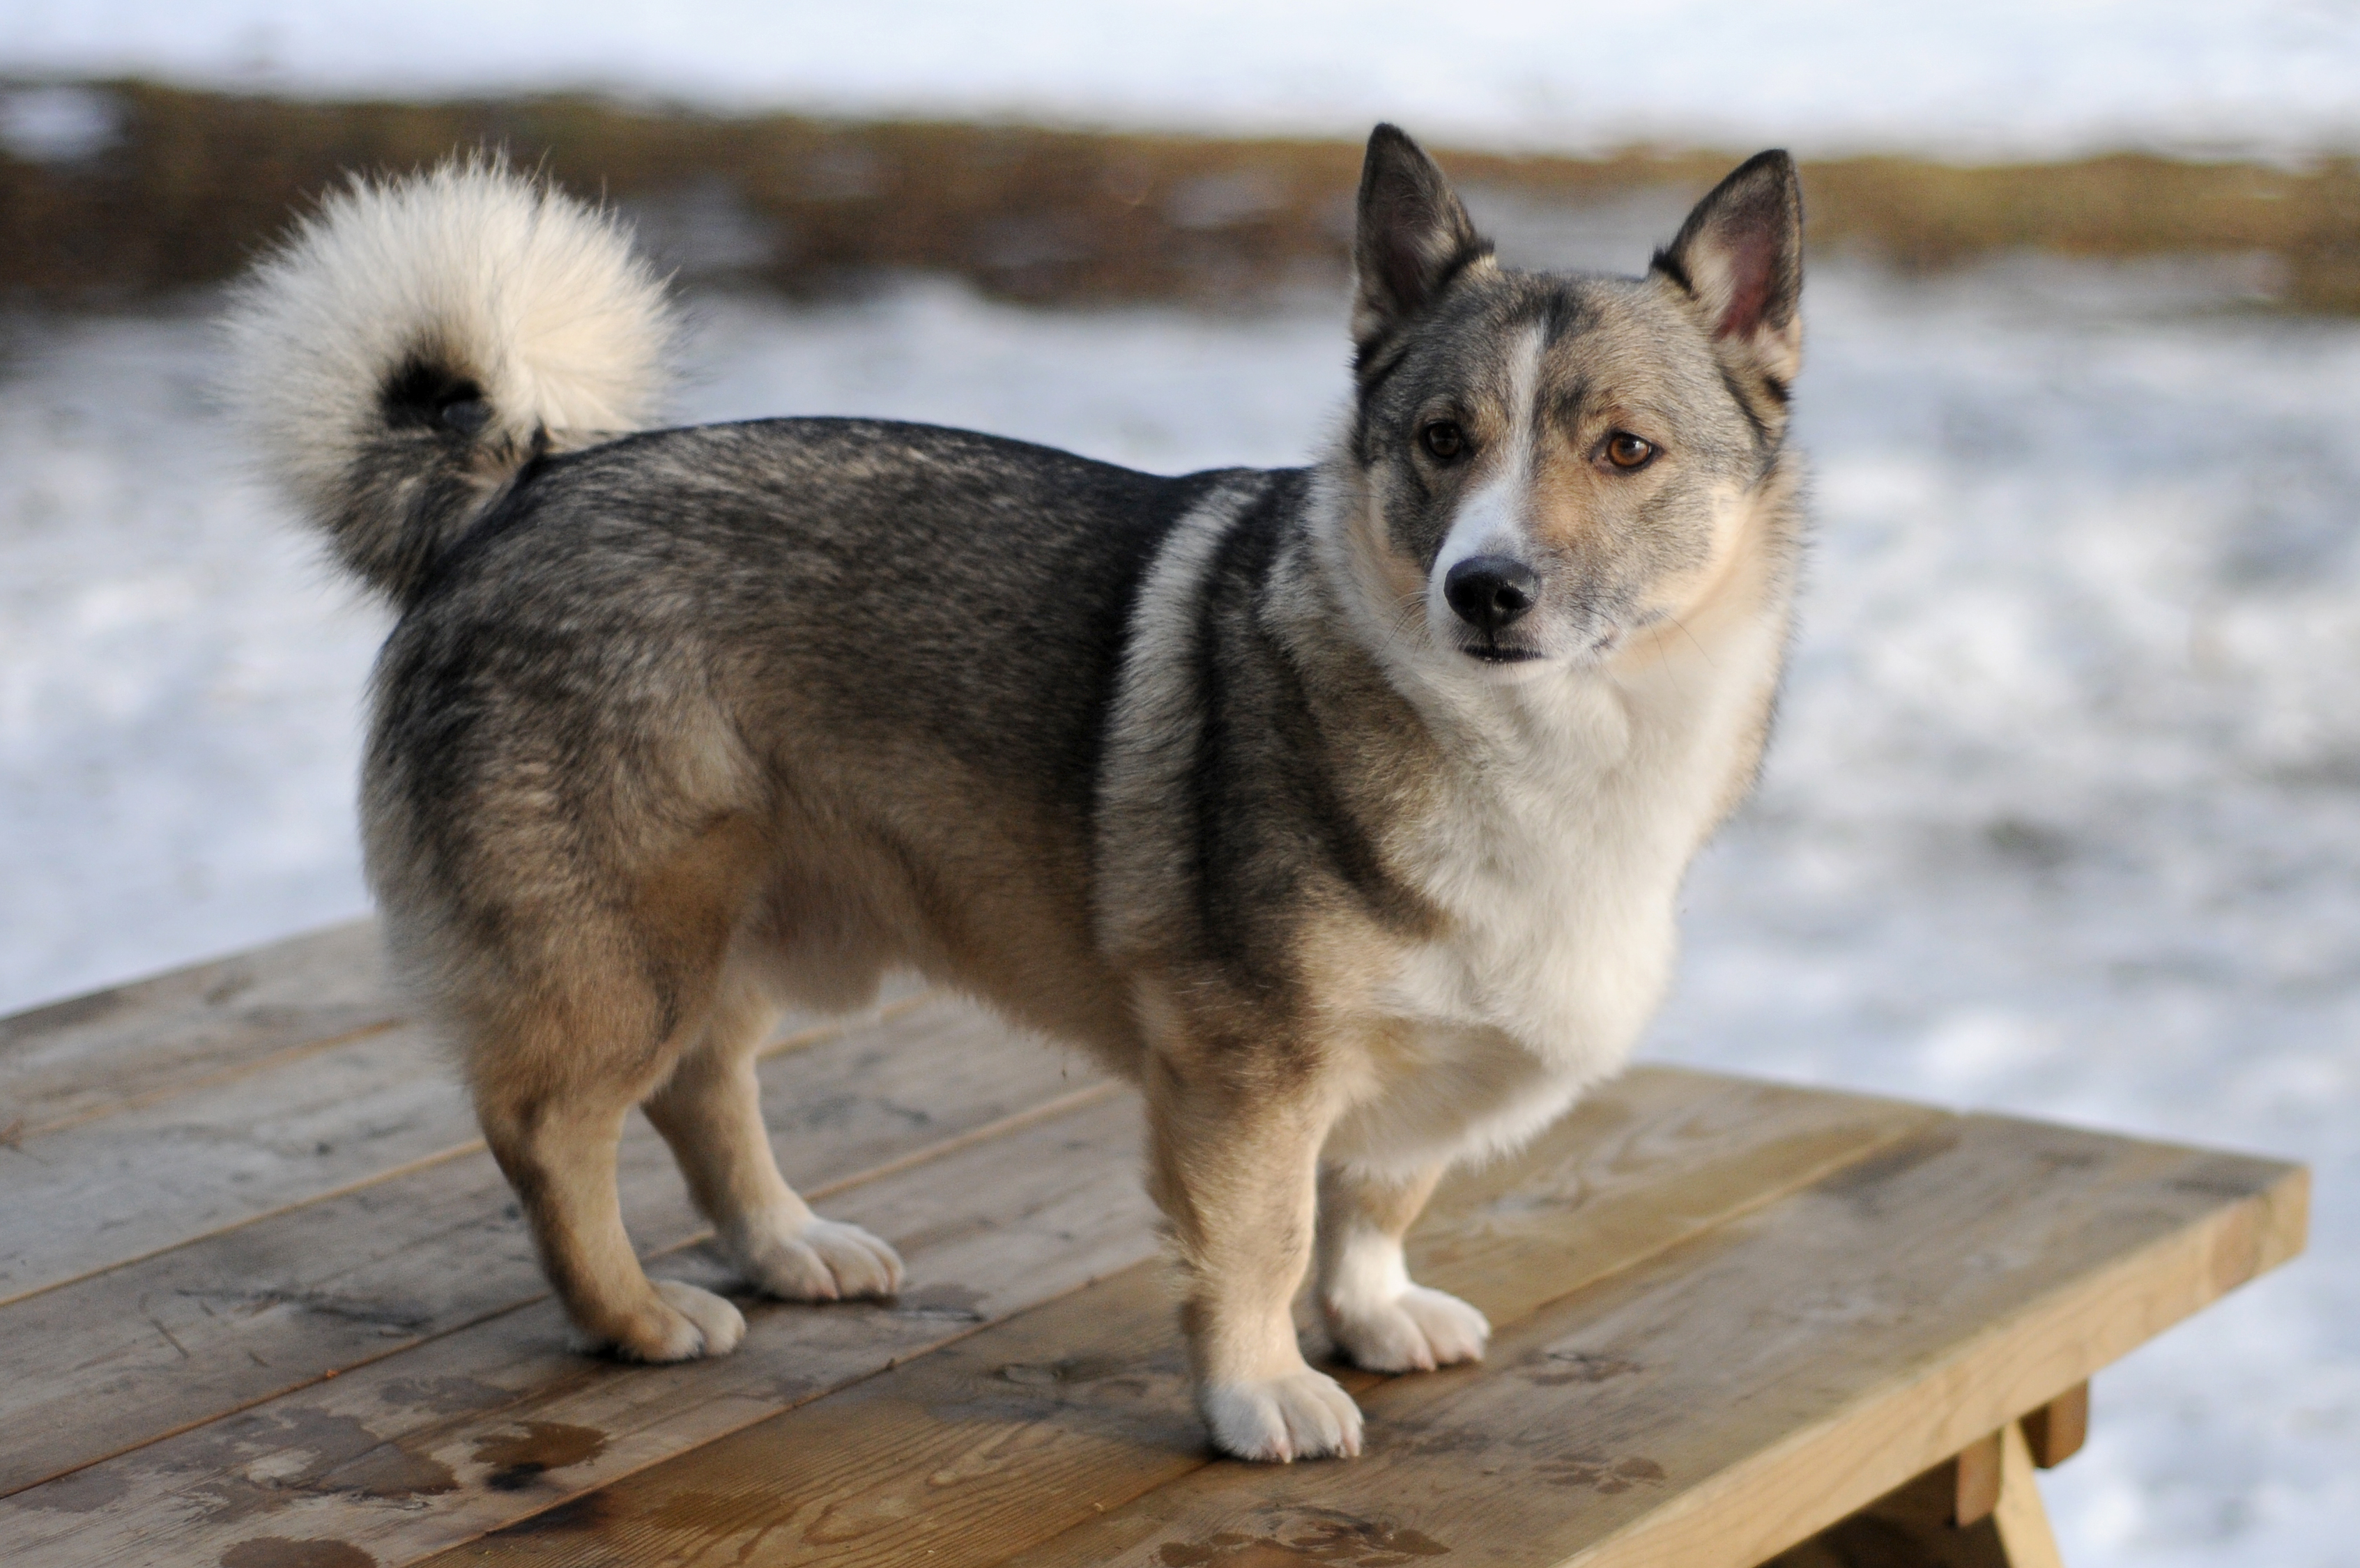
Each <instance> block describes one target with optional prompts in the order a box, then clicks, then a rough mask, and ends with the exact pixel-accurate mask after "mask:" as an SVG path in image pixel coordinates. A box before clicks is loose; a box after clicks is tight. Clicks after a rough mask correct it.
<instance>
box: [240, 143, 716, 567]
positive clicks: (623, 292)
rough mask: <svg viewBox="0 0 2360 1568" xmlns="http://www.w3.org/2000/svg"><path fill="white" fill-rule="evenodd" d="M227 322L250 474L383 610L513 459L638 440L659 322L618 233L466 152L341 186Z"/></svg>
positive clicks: (650, 284)
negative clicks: (434, 165)
mask: <svg viewBox="0 0 2360 1568" xmlns="http://www.w3.org/2000/svg"><path fill="white" fill-rule="evenodd" d="M226 327H227V331H228V334H229V340H230V348H231V368H230V373H229V376H228V386H227V391H228V394H229V400H230V403H231V406H232V408H233V409H234V410H235V414H236V416H237V418H238V420H239V422H240V423H241V424H242V425H243V426H244V428H245V430H246V434H247V436H248V438H249V439H250V440H251V441H252V442H253V443H254V445H255V446H256V447H257V449H258V450H259V452H260V453H261V456H262V458H263V460H264V463H266V465H267V466H268V470H269V473H270V475H271V477H272V478H274V479H275V480H277V481H278V483H279V485H281V486H282V487H283V488H284V489H285V490H286V491H287V492H288V493H289V494H290V495H291V496H292V497H293V499H294V500H295V501H296V503H297V504H298V505H299V506H300V507H301V508H302V510H303V513H304V515H305V516H306V517H308V518H309V519H310V520H311V523H312V524H313V526H315V527H317V528H320V529H321V530H322V531H323V532H324V533H325V534H326V535H327V536H328V539H329V540H330V542H331V544H332V545H333V549H334V550H335V553H336V555H337V558H338V559H339V560H340V561H342V562H343V564H344V565H345V566H346V567H348V568H350V569H351V570H352V571H353V572H356V573H358V574H359V575H360V576H361V577H362V578H363V579H364V580H366V582H367V583H369V585H370V586H371V587H373V588H376V589H377V591H378V592H380V593H384V594H385V595H387V596H388V598H390V599H392V600H393V601H394V602H395V603H397V604H401V603H406V602H408V601H409V600H410V597H411V596H412V595H413V594H414V593H416V592H417V590H418V588H419V587H420V585H421V583H423V582H424V580H425V578H426V574H427V572H428V571H429V570H430V569H431V567H432V564H433V562H434V560H435V558H436V557H437V556H438V555H440V554H441V553H442V551H443V550H444V549H445V548H446V547H447V546H449V545H450V544H451V543H452V542H453V541H454V540H455V539H458V538H459V536H460V535H461V534H463V533H464V532H465V531H466V529H467V528H468V526H469V524H471V523H472V522H473V521H474V520H475V517H476V516H477V515H478V514H479V513H480V512H481V510H482V509H483V507H484V505H485V504H486V501H488V500H489V499H490V498H491V497H492V495H495V494H496V493H497V491H498V490H499V488H500V486H501V485H504V484H506V483H507V482H508V479H509V478H510V477H511V476H512V475H513V474H515V473H516V472H517V470H518V469H519V468H520V467H521V466H522V465H523V464H524V463H526V462H527V461H528V460H529V459H530V458H531V457H532V456H533V455H534V453H536V452H541V451H544V450H547V449H548V448H550V447H552V446H566V445H578V444H581V443H582V441H583V440H584V439H585V437H595V436H603V435H608V434H616V433H620V432H622V431H626V430H633V429H636V428H638V427H639V423H640V422H641V421H642V419H645V417H646V416H647V415H648V414H649V413H650V411H651V407H652V405H653V404H654V402H655V400H656V398H657V397H658V396H659V395H660V394H661V391H662V387H663V362H664V359H665V355H666V351H667V349H668V348H669V346H670V343H671V339H672V330H673V329H672V315H671V311H670V309H669V307H668V305H667V303H666V300H665V298H664V289H663V284H662V282H661V279H659V278H657V277H656V275H655V274H654V273H653V271H651V270H650V268H649V267H648V266H647V264H646V263H645V262H644V261H643V260H641V259H640V258H639V256H636V255H634V254H633V253H632V250H631V245H630V238H629V235H628V233H627V232H626V231H625V230H624V229H623V227H622V225H621V224H620V223H617V221H616V220H615V219H614V218H613V217H612V216H610V215H608V214H606V213H604V212H598V211H596V210H595V209H592V208H590V207H586V206H585V205H583V204H582V203H581V202H579V201H574V200H573V199H572V198H570V197H568V196H565V195H563V194H562V193H561V192H559V191H555V190H552V188H551V187H550V186H549V185H548V184H547V183H546V182H544V181H542V180H534V179H529V178H527V177H525V176H523V175H520V174H518V173H516V172H514V171H512V170H511V169H508V167H507V166H506V165H505V164H504V163H502V162H500V161H499V160H498V159H497V158H483V157H476V158H466V159H460V160H453V161H452V162H450V163H446V164H444V165H443V167H441V168H439V169H435V170H434V171H433V172H432V173H431V174H424V175H419V176H416V177H413V178H410V179H407V180H393V181H383V182H380V181H372V180H361V179H355V180H354V181H353V182H352V183H351V184H350V185H349V186H347V187H346V188H345V189H344V190H343V191H339V192H337V193H336V194H334V195H333V196H331V197H330V198H328V199H327V200H326V201H324V202H322V205H321V207H320V209H319V211H318V212H316V213H314V214H312V215H311V217H309V218H307V219H305V220H304V221H303V222H302V223H300V225H299V226H298V227H297V228H296V230H295V232H294V233H293V234H291V235H290V237H289V238H288V240H287V241H286V243H285V244H284V245H281V246H280V247H279V249H278V250H277V251H276V252H275V253H274V254H272V255H271V256H268V257H266V258H265V259H264V260H263V261H262V262H261V263H260V264H259V265H257V267H255V269H254V271H253V272H252V274H251V275H249V276H248V278H246V281H245V282H244V283H243V284H242V285H241V286H240V287H239V289H238V292H237V295H236V297H235V303H234V305H233V306H232V309H231V311H230V315H229V319H228V321H227V322H226Z"/></svg>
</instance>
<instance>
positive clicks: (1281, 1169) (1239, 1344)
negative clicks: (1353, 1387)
mask: <svg viewBox="0 0 2360 1568" xmlns="http://www.w3.org/2000/svg"><path fill="white" fill-rule="evenodd" d="M1223 1054H1225V1053H1224V1052H1222V1051H1218V1049H1216V1050H1214V1051H1205V1052H1200V1053H1196V1056H1195V1059H1194V1060H1193V1061H1185V1062H1174V1061H1171V1060H1169V1059H1166V1058H1164V1057H1162V1056H1159V1057H1158V1058H1156V1059H1154V1060H1153V1061H1151V1062H1150V1064H1149V1067H1148V1072H1147V1074H1146V1089H1147V1095H1148V1110H1149V1119H1150V1123H1151V1131H1152V1156H1151V1164H1150V1167H1149V1172H1150V1185H1151V1190H1152V1192H1153V1195H1154V1197H1155V1201H1156V1203H1158V1204H1159V1205H1160V1206H1161V1207H1162V1208H1163V1210H1164V1217H1165V1219H1166V1220H1167V1221H1168V1222H1169V1224H1170V1226H1171V1231H1172V1237H1173V1240H1174V1242H1175V1245H1176V1247H1177V1249H1178V1252H1179V1258H1180V1265H1181V1269H1182V1270H1183V1273H1184V1277H1185V1284H1184V1287H1183V1289H1184V1291H1185V1294H1184V1297H1183V1301H1182V1306H1181V1312H1180V1324H1181V1331H1182V1333H1183V1334H1185V1337H1186V1339H1187V1342H1188V1357H1189V1363H1190V1370H1191V1372H1192V1373H1193V1374H1194V1376H1195V1379H1196V1403H1197V1407H1198V1408H1199V1409H1200V1410H1202V1411H1203V1412H1204V1416H1205V1423H1206V1425H1207V1426H1208V1427H1210V1428H1211V1429H1212V1434H1213V1442H1214V1444H1215V1445H1216V1446H1217V1447H1218V1448H1220V1449H1222V1450H1223V1451H1225V1452H1227V1453H1229V1454H1236V1455H1238V1456H1239V1457H1240V1458H1242V1459H1275V1460H1293V1459H1311V1458H1317V1457H1319V1456H1321V1455H1323V1454H1358V1453H1359V1452H1360V1407H1358V1406H1357V1405H1355V1404H1353V1403H1352V1399H1351V1396H1350V1395H1349V1394H1347V1393H1345V1392H1344V1390H1343V1389H1342V1388H1340V1387H1338V1385H1337V1382H1336V1380H1335V1379H1334V1378H1332V1377H1328V1376H1327V1374H1326V1373H1324V1372H1318V1371H1315V1370H1313V1369H1312V1367H1311V1366H1310V1365H1309V1364H1308V1363H1307V1362H1306V1361H1305V1360H1304V1359H1303V1351H1302V1347H1301V1346H1300V1345H1297V1344H1296V1343H1295V1319H1294V1313H1293V1311H1292V1307H1293V1303H1294V1300H1295V1290H1296V1288H1297V1287H1298V1286H1300V1285H1301V1284H1302V1282H1303V1276H1304V1273H1305V1270H1306V1268H1307V1267H1308V1265H1309V1263H1310V1261H1311V1245H1312V1229H1313V1225H1314V1221H1315V1217H1316V1214H1317V1169H1318V1159H1319V1146H1320V1143H1321V1141H1322V1139H1323V1138H1325V1136H1326V1133H1327V1125H1326V1124H1327V1116H1326V1115H1325V1114H1324V1112H1323V1110H1322V1109H1321V1108H1320V1107H1319V1106H1318V1105H1317V1104H1316V1103H1314V1102H1313V1101H1312V1099H1311V1098H1310V1097H1309V1096H1307V1095H1306V1094H1301V1093H1287V1092H1285V1091H1284V1090H1281V1091H1280V1092H1277V1093H1270V1092H1267V1089H1266V1087H1265V1086H1262V1085H1257V1084H1249V1083H1240V1082H1237V1081H1235V1080H1234V1079H1232V1078H1230V1076H1229V1074H1228V1073H1224V1072H1223V1071H1222V1063H1221V1062H1220V1061H1219V1058H1220V1057H1221V1056H1222V1055H1223Z"/></svg>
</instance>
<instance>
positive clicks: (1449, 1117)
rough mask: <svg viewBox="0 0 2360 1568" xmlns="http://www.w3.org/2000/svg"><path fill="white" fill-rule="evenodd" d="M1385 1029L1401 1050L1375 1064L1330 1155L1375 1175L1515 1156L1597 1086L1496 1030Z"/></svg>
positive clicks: (1333, 1136) (1336, 1132)
mask: <svg viewBox="0 0 2360 1568" xmlns="http://www.w3.org/2000/svg"><path fill="white" fill-rule="evenodd" d="M1386 1032H1387V1033H1388V1034H1389V1035H1390V1036H1391V1039H1392V1042H1393V1047H1394V1048H1393V1049H1392V1050H1389V1051H1385V1052H1384V1053H1383V1054H1382V1056H1381V1057H1378V1058H1375V1059H1372V1060H1371V1062H1370V1076H1371V1083H1370V1086H1369V1091H1368V1093H1367V1094H1366V1096H1365V1097H1364V1098H1362V1099H1360V1100H1359V1101H1358V1102H1357V1103H1356V1104H1354V1105H1353V1106H1352V1107H1351V1108H1350V1109H1349V1111H1347V1112H1346V1113H1345V1114H1344V1115H1343V1116H1341V1117H1340V1118H1338V1121H1337V1123H1336V1126H1335V1127H1334V1129H1333V1130H1332V1131H1330V1132H1329V1134H1328V1136H1327V1147H1326V1149H1325V1150H1324V1158H1326V1159H1327V1160H1328V1161H1329V1162H1331V1163H1334V1164H1339V1165H1345V1166H1349V1167H1350V1168H1352V1169H1354V1170H1357V1171H1364V1172H1366V1173H1368V1174H1370V1175H1372V1176H1395V1177H1406V1176H1408V1175H1410V1174H1412V1173H1413V1172H1415V1171H1419V1170H1421V1169H1424V1168H1426V1167H1428V1166H1431V1165H1434V1164H1437V1163H1440V1164H1456V1163H1458V1162H1460V1161H1462V1160H1482V1159H1485V1158H1488V1157H1490V1156H1491V1155H1495V1154H1503V1153H1506V1152H1509V1151H1511V1150H1513V1149H1517V1148H1519V1147H1520V1146H1522V1145H1523V1144H1524V1142H1525V1141H1526V1140H1528V1139H1529V1138H1532V1137H1533V1136H1534V1135H1535V1134H1536V1133H1538V1132H1539V1131H1540V1130H1541V1129H1542V1128H1543V1127H1546V1126H1548V1124H1549V1123H1551V1122H1553V1121H1555V1120H1556V1119H1557V1117H1558V1116H1562V1115H1563V1114H1564V1113H1565V1111H1566V1109H1567V1107H1568V1106H1569V1105H1572V1104H1573V1102H1574V1099H1575V1097H1576V1096H1577V1095H1579V1094H1580V1093H1581V1091H1582V1089H1583V1088H1584V1087H1586V1086H1587V1084H1588V1083H1590V1078H1589V1077H1587V1076H1585V1075H1583V1074H1581V1073H1575V1072H1568V1070H1566V1068H1565V1067H1563V1066H1562V1065H1560V1064H1557V1063H1554V1062H1548V1061H1546V1060H1544V1059H1543V1058H1542V1057H1541V1056H1539V1055H1538V1054H1536V1053H1535V1052H1534V1051H1531V1050H1530V1049H1528V1048H1527V1047H1526V1046H1524V1044H1523V1043H1522V1042H1521V1041H1519V1040H1515V1039H1514V1038H1513V1037H1512V1036H1510V1035H1509V1034H1507V1033H1506V1032H1505V1031H1503V1030H1501V1029H1490V1028H1484V1027H1480V1026H1477V1027H1471V1028H1470V1027H1455V1026H1423V1027H1420V1026H1407V1027H1404V1028H1401V1029H1395V1030H1392V1031H1386Z"/></svg>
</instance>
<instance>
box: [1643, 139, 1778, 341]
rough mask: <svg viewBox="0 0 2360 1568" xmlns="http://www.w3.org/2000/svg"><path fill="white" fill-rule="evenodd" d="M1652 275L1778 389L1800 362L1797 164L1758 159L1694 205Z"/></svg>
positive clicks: (1774, 157) (1769, 156)
mask: <svg viewBox="0 0 2360 1568" xmlns="http://www.w3.org/2000/svg"><path fill="white" fill-rule="evenodd" d="M1655 271H1657V272H1659V273H1661V274H1663V275H1664V276H1665V277H1666V278H1670V279H1671V280H1672V281H1673V282H1675V283H1677V284H1678V285H1679V286H1680V287H1681V288H1682V289H1686V290H1687V291H1688V294H1689V295H1690V296H1692V297H1693V298H1694V299H1696V301H1697V303H1698V304H1699V306H1700V307H1702V309H1703V310H1704V315H1705V319H1706V320H1707V321H1710V322H1711V323H1712V335H1713V338H1714V340H1715V341H1716V342H1718V343H1721V344H1723V345H1724V346H1725V347H1726V348H1731V349H1734V350H1736V351H1737V352H1738V353H1739V354H1743V355H1745V356H1748V357H1750V358H1751V359H1753V360H1754V363H1755V364H1756V365H1758V366H1759V367H1760V368H1761V369H1762V371H1763V372H1764V373H1765V375H1767V376H1771V377H1772V378H1773V379H1775V380H1776V381H1779V382H1782V383H1783V382H1786V381H1788V380H1791V379H1793V377H1794V375H1795V372H1796V371H1797V369H1799V368H1800V367H1801V365H1802V362H1803V320H1802V315H1801V313H1800V311H1799V310H1797V305H1798V303H1799V302H1800V301H1801V299H1802V294H1803V187H1802V183H1801V181H1799V180H1797V179H1796V177H1795V160H1794V159H1793V158H1789V157H1787V156H1786V154H1785V153H1783V152H1776V151H1773V152H1764V153H1756V154H1754V156H1753V157H1752V158H1747V159H1746V160H1745V162H1744V163H1743V164H1741V165H1740V166H1739V167H1738V169H1737V172H1736V173H1734V174H1732V175H1731V176H1730V177H1729V178H1728V179H1726V180H1722V181H1721V183H1720V184H1718V185H1716V186H1714V187H1713V188H1712V193H1711V194H1710V195H1709V196H1707V197H1706V198H1705V199H1704V200H1703V201H1699V202H1698V203H1697V204H1696V211H1695V212H1690V213H1689V214H1688V222H1687V223H1682V224H1681V225H1680V233H1679V237H1678V238H1677V239H1676V240H1674V241H1673V242H1672V243H1671V244H1670V245H1666V246H1665V247H1664V248H1663V249H1662V250H1659V251H1657V252H1656V253H1655Z"/></svg>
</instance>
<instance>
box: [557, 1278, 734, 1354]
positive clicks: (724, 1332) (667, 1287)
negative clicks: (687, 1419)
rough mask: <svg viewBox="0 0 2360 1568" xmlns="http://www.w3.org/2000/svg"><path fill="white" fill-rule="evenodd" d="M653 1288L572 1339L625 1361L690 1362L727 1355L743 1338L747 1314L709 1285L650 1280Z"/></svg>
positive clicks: (590, 1349) (589, 1348)
mask: <svg viewBox="0 0 2360 1568" xmlns="http://www.w3.org/2000/svg"><path fill="white" fill-rule="evenodd" d="M648 1283H649V1284H650V1285H652V1286H654V1287H655V1292H654V1294H653V1296H652V1297H650V1299H649V1300H648V1301H645V1302H644V1303H642V1304H641V1306H640V1307H639V1310H638V1311H636V1312H632V1313H631V1314H630V1316H629V1317H628V1318H626V1319H624V1320H623V1321H621V1322H620V1323H612V1324H609V1325H607V1326H606V1327H605V1328H604V1329H584V1330H581V1331H579V1333H578V1334H577V1337H576V1343H577V1344H578V1345H580V1346H581V1348H583V1349H585V1350H588V1351H594V1352H599V1351H603V1352H605V1353H606V1354H607V1355H610V1356H618V1357H620V1358H621V1359H623V1360H625V1361H694V1360H695V1359H696V1358H697V1357H698V1356H727V1355H728V1354H729V1353H730V1352H731V1351H733V1350H735V1349H737V1342H738V1341H739V1340H741V1339H743V1338H745V1337H746V1318H745V1315H744V1314H743V1313H741V1312H738V1310H737V1308H736V1307H733V1306H731V1305H730V1304H729V1303H728V1302H727V1301H723V1300H722V1299H721V1298H720V1297H718V1296H716V1295H715V1294H714V1293H713V1292H712V1291H710V1290H698V1289H697V1288H696V1287H695V1286H694V1285H685V1284H683V1283H682V1282H681V1281H679V1280H678V1279H650V1280H649V1281H648Z"/></svg>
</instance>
